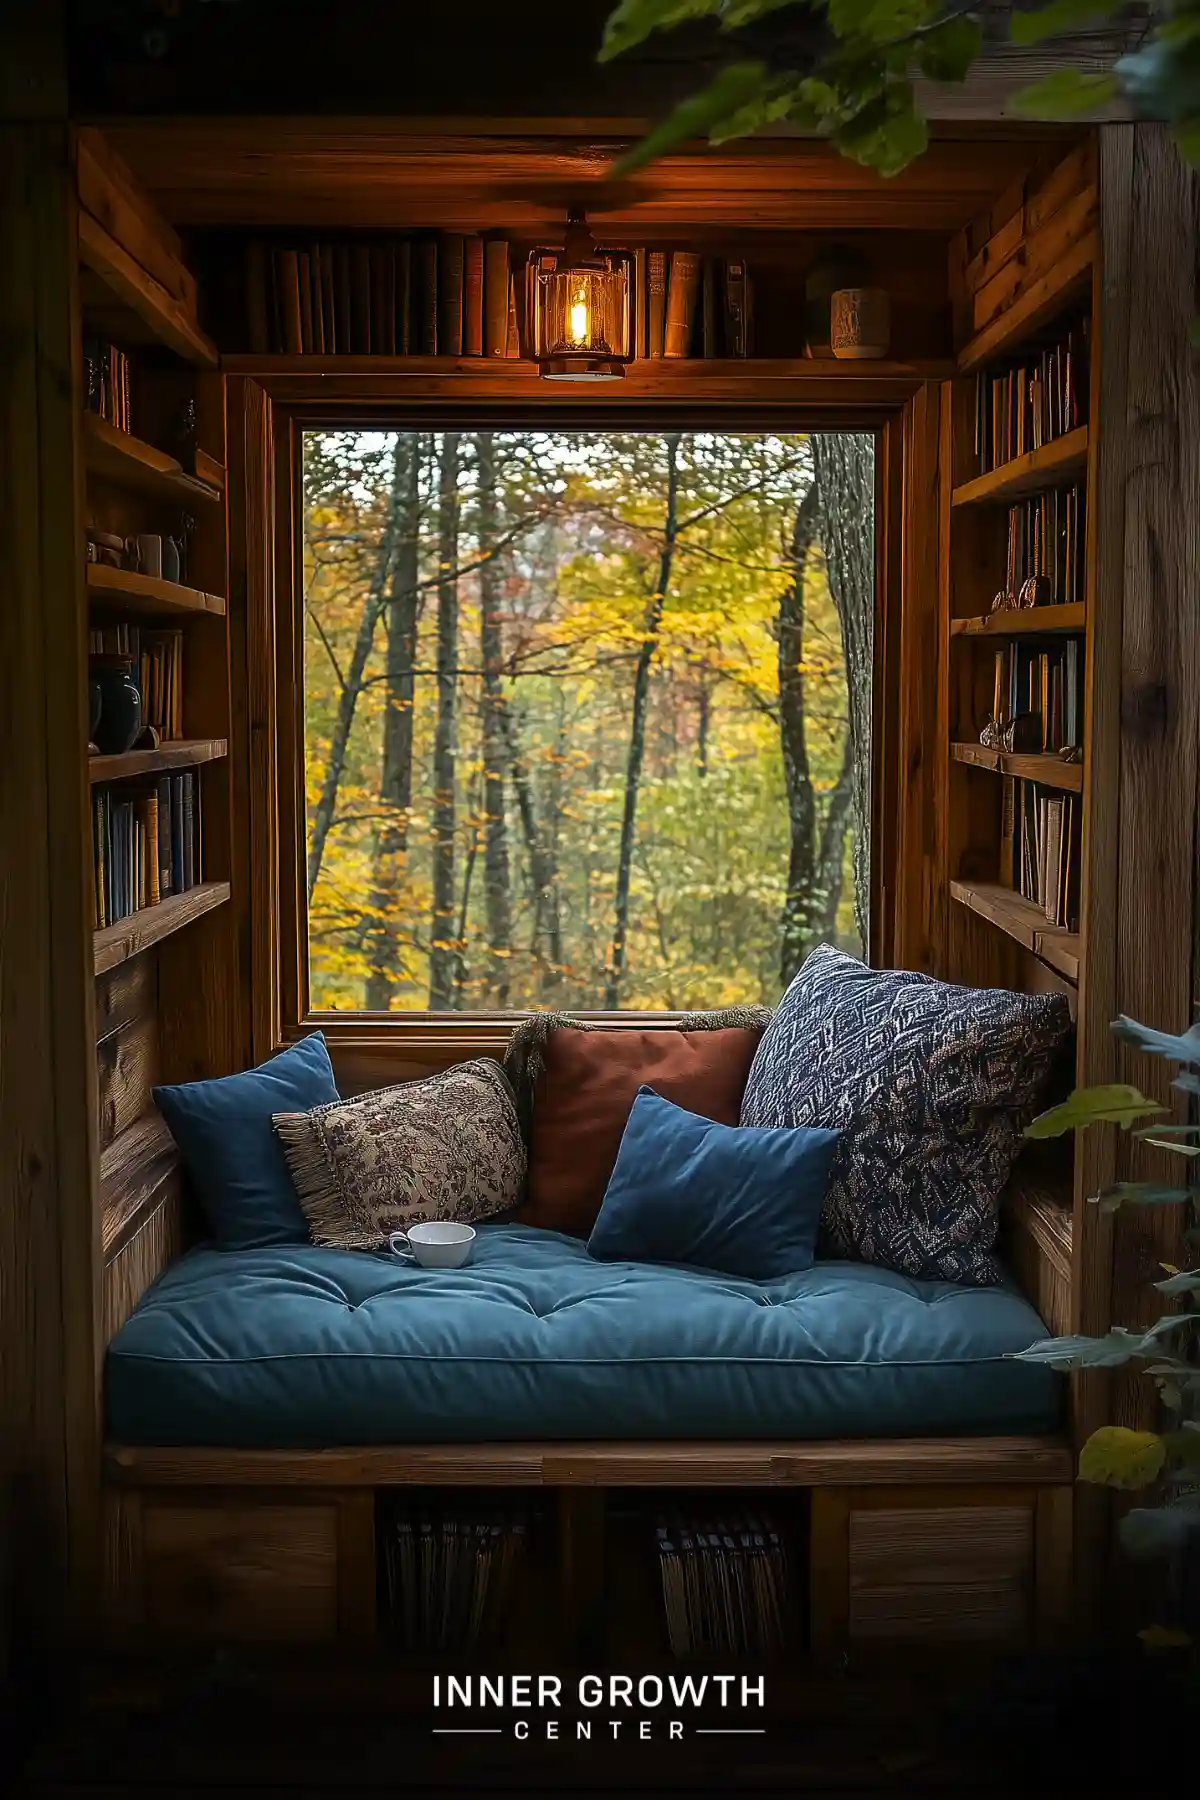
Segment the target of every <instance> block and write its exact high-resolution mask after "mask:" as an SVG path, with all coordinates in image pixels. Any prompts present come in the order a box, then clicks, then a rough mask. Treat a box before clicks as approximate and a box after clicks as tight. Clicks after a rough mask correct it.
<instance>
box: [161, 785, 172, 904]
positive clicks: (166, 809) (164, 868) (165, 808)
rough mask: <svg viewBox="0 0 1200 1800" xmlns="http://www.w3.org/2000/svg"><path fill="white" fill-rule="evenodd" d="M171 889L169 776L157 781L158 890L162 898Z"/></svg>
mask: <svg viewBox="0 0 1200 1800" xmlns="http://www.w3.org/2000/svg"><path fill="white" fill-rule="evenodd" d="M172 890H173V884H172V881H171V777H170V776H169V775H161V776H160V777H159V781H158V892H159V896H160V898H162V899H164V900H165V899H166V897H167V895H168V894H169V893H171V892H172Z"/></svg>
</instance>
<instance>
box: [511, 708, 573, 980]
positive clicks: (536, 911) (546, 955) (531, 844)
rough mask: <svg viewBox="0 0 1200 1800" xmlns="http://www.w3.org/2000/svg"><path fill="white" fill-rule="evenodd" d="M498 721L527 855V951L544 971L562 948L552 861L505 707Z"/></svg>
mask: <svg viewBox="0 0 1200 1800" xmlns="http://www.w3.org/2000/svg"><path fill="white" fill-rule="evenodd" d="M500 723H501V727H502V729H503V732H504V741H505V745H506V747H507V750H508V761H509V767H510V769H511V770H512V780H513V792H514V794H515V795H516V797H517V817H518V818H519V819H520V821H521V836H522V837H523V838H524V840H525V854H526V855H527V857H528V858H529V880H530V886H531V887H532V889H533V930H532V933H531V936H530V950H531V952H532V955H533V961H534V963H535V964H536V965H538V966H539V967H540V968H541V969H543V970H544V969H545V967H546V963H547V960H550V961H553V960H554V957H555V952H556V949H557V951H558V953H559V955H561V950H562V946H561V944H560V943H558V944H556V941H555V934H554V931H553V924H554V918H555V913H554V905H553V902H554V892H553V890H554V874H555V870H554V861H553V858H552V856H551V854H550V852H549V850H548V848H547V845H546V838H545V833H544V831H543V829H542V828H541V826H540V825H539V823H538V816H537V803H536V801H535V799H534V793H533V781H532V779H531V778H530V774H529V765H528V763H527V762H526V761H525V758H524V756H523V755H522V753H521V745H520V740H519V738H518V736H517V725H516V721H515V720H514V718H513V716H512V714H511V713H510V712H509V711H508V710H507V708H506V709H505V710H504V711H503V712H502V713H501V715H500ZM548 927H549V928H550V929H549V931H548ZM547 936H549V939H550V942H549V943H548V944H547V945H546V947H545V948H543V943H544V941H545V940H546V938H547Z"/></svg>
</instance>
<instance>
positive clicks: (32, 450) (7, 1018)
mask: <svg viewBox="0 0 1200 1800" xmlns="http://www.w3.org/2000/svg"><path fill="white" fill-rule="evenodd" d="M38 10H39V13H44V12H45V11H46V9H45V8H39V9H38ZM17 13H18V15H23V17H10V15H9V13H8V12H7V11H6V12H5V14H4V19H3V21H2V22H0V67H2V68H3V69H4V71H5V73H4V77H3V80H2V83H0V85H2V86H3V90H4V95H5V99H6V103H8V104H11V105H16V106H20V107H28V106H30V105H31V104H33V105H34V107H35V110H36V109H37V107H38V106H39V105H42V104H43V103H44V105H45V106H49V105H50V102H51V98H52V95H53V94H54V93H55V92H56V91H57V90H56V88H55V84H54V81H53V78H52V72H51V73H50V75H49V76H48V79H47V80H46V81H44V82H43V81H40V80H39V79H38V72H37V70H31V67H30V63H29V60H28V57H27V56H26V54H25V52H27V51H29V50H30V49H31V48H32V49H36V47H37V36H38V34H37V33H36V32H34V33H33V35H32V36H31V37H30V38H28V39H27V40H26V41H24V42H21V41H15V42H14V39H13V38H12V37H10V35H9V32H10V27H11V26H14V25H15V26H16V27H17V28H18V30H17V37H18V39H19V32H20V27H21V26H22V24H24V25H26V26H28V25H29V24H30V23H31V22H32V12H31V9H28V8H21V7H18V9H17ZM48 35H52V34H48ZM42 73H43V74H45V73H46V70H44V69H43V70H42ZM69 171H70V160H69V146H68V141H67V131H66V127H65V124H64V123H62V122H61V121H60V122H58V123H55V122H53V121H52V120H50V119H47V120H46V122H44V123H38V124H35V123H21V122H15V123H14V122H11V115H9V121H8V122H4V123H2V124H0V270H2V271H3V279H2V280H0V343H2V344H3V355H2V358H0V361H2V364H3V380H2V381H0V592H2V596H3V598H2V601H0V718H2V719H3V731H4V739H5V742H4V753H3V755H0V1295H2V1300H0V1487H2V1488H3V1490H4V1492H3V1493H2V1494H0V1526H2V1525H3V1517H2V1515H4V1514H7V1513H8V1511H9V1506H8V1499H9V1494H10V1492H11V1494H12V1496H14V1509H15V1516H14V1518H12V1519H10V1520H9V1521H8V1523H7V1526H6V1527H5V1528H6V1529H7V1530H8V1531H9V1533H10V1534H11V1554H12V1563H13V1568H14V1574H15V1578H16V1580H17V1582H18V1584H19V1586H20V1587H21V1588H22V1589H25V1588H26V1587H28V1586H29V1585H30V1582H31V1581H32V1580H33V1579H34V1578H36V1594H27V1595H25V1596H24V1599H25V1600H26V1601H27V1602H28V1604H26V1605H24V1606H23V1608H22V1610H23V1613H24V1622H25V1625H26V1627H27V1636H28V1637H33V1636H35V1635H36V1636H39V1637H43V1638H44V1637H47V1636H53V1635H55V1634H56V1633H57V1631H58V1630H59V1629H60V1628H62V1627H63V1626H64V1624H65V1615H64V1606H63V1603H64V1600H65V1598H66V1594H67V1583H68V1573H67V1572H68V1568H69V1570H70V1583H71V1587H72V1589H73V1590H74V1591H73V1595H72V1598H73V1599H78V1602H79V1607H80V1612H81V1615H83V1616H86V1611H87V1602H88V1595H89V1594H90V1593H91V1592H93V1590H94V1585H95V1582H96V1580H97V1577H98V1572H99V1571H98V1555H99V1542H100V1529H99V1498H100V1496H99V1388H98V1343H97V1325H98V1310H99V1309H98V1266H99V1265H98V1243H99V1240H98V1229H97V1220H96V1214H95V1209H94V1196H93V1192H92V1168H93V1153H94V1148H95V1068H94V1050H93V1044H94V1036H93V1028H92V945H91V919H90V909H91V899H90V892H89V887H90V881H89V875H88V870H87V865H86V859H85V858H84V856H83V855H82V854H81V847H82V845H83V844H84V843H85V842H86V841H87V837H86V834H87V829H88V819H89V806H88V795H87V787H86V773H85V766H84V765H85V751H86V705H85V695H84V686H83V669H84V663H85V656H84V645H85V637H84V618H85V610H84V595H83V565H82V545H81V543H80V540H79V537H78V535H77V532H76V520H77V519H78V518H79V517H80V513H81V506H80V500H81V488H82V470H81V467H80V463H79V460H78V456H77V450H76V444H75V421H76V417H77V412H78V410H79V408H80V405H81V400H80V372H79V367H78V357H77V334H76V329H75V328H76V323H77V320H76V284H75V275H74V240H73V210H72V192H71V183H70V178H69Z"/></svg>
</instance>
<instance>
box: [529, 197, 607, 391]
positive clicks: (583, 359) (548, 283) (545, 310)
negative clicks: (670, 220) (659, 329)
mask: <svg viewBox="0 0 1200 1800" xmlns="http://www.w3.org/2000/svg"><path fill="white" fill-rule="evenodd" d="M630 261H631V259H630V257H629V256H627V255H625V254H624V253H623V252H621V251H598V250H597V249H596V246H595V244H594V243H593V242H592V235H591V232H590V231H589V230H588V228H587V221H586V220H585V219H584V217H583V216H582V214H579V213H572V214H571V216H570V218H569V219H568V221H567V231H566V242H565V243H564V245H563V248H562V249H561V250H554V249H540V250H534V251H532V252H531V253H530V257H529V272H530V292H531V305H532V320H531V323H532V331H533V354H534V358H535V360H536V361H537V363H538V364H539V366H540V368H541V371H542V374H543V375H544V376H545V377H546V379H547V380H548V381H616V380H619V379H620V377H621V376H622V375H623V374H624V373H625V364H626V363H627V362H628V361H629V360H630V355H631V351H630V331H629V268H630Z"/></svg>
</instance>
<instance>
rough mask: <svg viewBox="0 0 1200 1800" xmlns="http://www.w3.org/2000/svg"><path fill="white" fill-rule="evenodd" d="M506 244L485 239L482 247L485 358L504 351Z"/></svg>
mask: <svg viewBox="0 0 1200 1800" xmlns="http://www.w3.org/2000/svg"><path fill="white" fill-rule="evenodd" d="M508 298H509V279H508V244H507V242H506V241H505V240H504V239H502V238H489V239H488V240H487V242H486V243H485V245H484V247H483V348H484V355H485V356H504V355H506V354H507V351H508Z"/></svg>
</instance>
